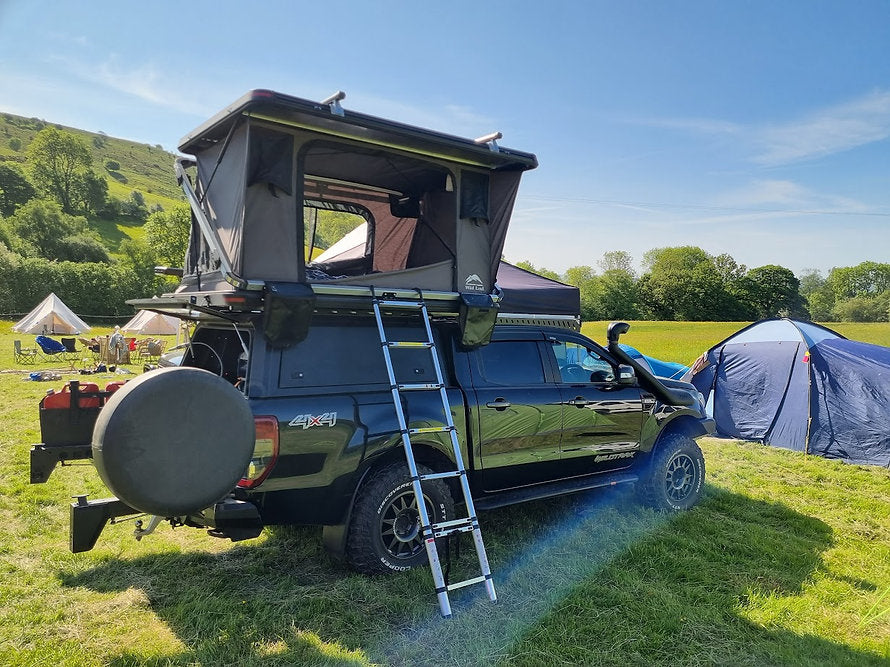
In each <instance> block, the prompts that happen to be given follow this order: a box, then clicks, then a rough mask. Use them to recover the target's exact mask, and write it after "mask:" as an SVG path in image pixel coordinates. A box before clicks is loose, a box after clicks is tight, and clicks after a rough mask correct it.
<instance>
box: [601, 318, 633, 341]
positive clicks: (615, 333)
mask: <svg viewBox="0 0 890 667" xmlns="http://www.w3.org/2000/svg"><path fill="white" fill-rule="evenodd" d="M628 330H630V325H629V324H628V323H627V322H612V323H611V324H610V325H609V328H608V329H606V339H607V340H608V341H609V344H612V343H617V342H618V338H619V337H620V336H621V335H622V334H626V333H627V332H628Z"/></svg>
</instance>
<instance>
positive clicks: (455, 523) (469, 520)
mask: <svg viewBox="0 0 890 667" xmlns="http://www.w3.org/2000/svg"><path fill="white" fill-rule="evenodd" d="M475 525H476V522H475V520H474V518H473V517H470V516H465V517H463V518H462V519H452V520H451V521H440V522H439V523H434V524H432V525H431V526H430V528H432V529H433V532H435V531H437V530H446V529H449V528H457V527H459V526H467V527H469V528H470V530H472V529H473V527H474V526H475Z"/></svg>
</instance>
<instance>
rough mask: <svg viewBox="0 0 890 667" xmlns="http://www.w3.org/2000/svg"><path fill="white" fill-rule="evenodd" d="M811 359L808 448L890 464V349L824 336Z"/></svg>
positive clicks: (854, 460)
mask: <svg viewBox="0 0 890 667" xmlns="http://www.w3.org/2000/svg"><path fill="white" fill-rule="evenodd" d="M810 364H811V366H812V370H813V384H814V391H813V394H812V395H813V400H812V404H811V409H812V426H811V428H810V453H811V454H819V455H820V456H825V457H827V458H836V459H844V460H846V461H852V462H860V463H871V464H875V465H881V466H884V467H890V348H887V347H882V346H880V345H871V344H869V343H860V342H858V341H851V340H833V341H825V342H824V343H820V344H819V345H817V346H816V347H815V348H813V349H812V350H811V351H810Z"/></svg>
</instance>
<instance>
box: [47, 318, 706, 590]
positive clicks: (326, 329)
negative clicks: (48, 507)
mask: <svg viewBox="0 0 890 667" xmlns="http://www.w3.org/2000/svg"><path fill="white" fill-rule="evenodd" d="M613 326H615V325H613ZM620 326H623V327H625V329H626V326H627V325H618V326H616V327H615V328H616V329H617V331H613V332H610V338H611V339H612V340H613V344H612V345H610V346H609V348H608V349H606V348H603V347H601V346H599V345H597V344H596V343H594V342H592V341H590V340H589V339H587V338H585V337H584V336H582V335H581V334H579V333H576V332H574V331H569V330H566V329H559V328H553V327H545V326H516V325H509V326H497V327H495V330H494V334H493V336H492V339H491V342H490V343H489V344H488V345H485V346H482V347H478V348H476V349H465V348H464V347H463V346H462V345H461V344H460V331H459V328H458V327H457V326H456V325H455V324H454V323H453V322H447V321H445V322H438V323H436V322H434V326H433V331H434V335H435V338H436V340H437V348H436V349H437V352H438V355H439V357H440V359H439V360H440V365H441V368H442V371H443V375H444V377H445V380H446V384H447V387H448V388H447V394H448V398H449V402H450V407H451V413H452V418H453V421H454V423H455V425H456V426H457V431H458V433H459V439H460V443H461V446H462V450H463V457H464V461H465V462H466V467H467V469H468V471H469V480H470V485H471V488H472V490H473V497H474V499H475V503H476V508H477V509H480V510H484V509H488V508H493V507H499V506H503V505H508V504H512V503H519V502H524V501H528V500H534V499H539V498H545V497H550V496H555V495H560V494H565V493H571V492H575V491H580V490H585V489H591V488H595V487H601V486H609V485H614V484H623V483H635V484H636V486H637V489H638V490H639V492H640V495H641V497H642V499H644V500H645V501H647V502H648V503H651V504H652V505H654V506H655V507H657V508H659V509H662V510H668V511H670V510H683V509H687V508H689V507H690V506H692V505H693V504H694V503H695V502H696V501H697V500H698V498H699V495H700V493H701V488H702V484H703V480H704V473H705V471H704V460H703V458H702V454H701V451H700V449H699V448H698V446H697V444H696V443H695V438H697V437H699V436H702V435H706V434H708V433H709V432H712V431H713V426H712V422H711V420H708V419H706V418H705V416H704V406H703V405H702V402H701V397H700V395H699V393H698V392H697V391H696V390H695V389H694V387H692V385H687V384H685V383H680V382H676V381H669V380H656V379H654V378H652V377H651V376H650V375H648V373H646V371H645V370H644V369H639V367H637V370H635V369H634V367H633V366H632V365H629V363H628V362H630V363H632V360H629V359H627V358H625V357H624V356H623V353H622V352H621V349H620V348H619V347H618V345H617V337H618V332H620V331H621V329H620ZM261 327H262V325H261V323H259V322H254V323H253V324H252V325H251V326H243V325H236V324H232V323H221V322H217V323H213V322H207V323H204V324H201V325H199V326H198V328H197V330H196V331H195V334H194V336H193V338H192V342H191V344H190V345H189V346H188V347H187V348H185V350H184V352H183V355H182V358H181V359H180V360H178V363H179V364H181V366H179V367H177V368H169V369H160V370H158V371H152V372H149V373H147V374H145V375H143V376H141V377H140V378H139V379H137V380H132V381H131V382H130V383H128V384H127V385H125V386H124V388H122V389H121V390H119V391H118V392H116V393H118V394H125V393H127V391H129V395H130V397H129V400H126V399H125V400H123V402H115V403H114V405H112V404H111V403H112V401H115V400H116V399H115V398H113V397H111V398H109V397H108V396H107V395H106V393H105V392H103V391H99V392H90V391H84V390H83V389H82V388H81V387H75V388H73V391H70V390H69V393H71V394H72V396H71V399H70V401H68V402H67V404H66V405H65V406H59V405H58V401H56V404H55V406H54V407H53V406H42V409H41V420H42V425H43V426H44V430H43V436H44V442H43V443H42V444H41V445H38V446H36V447H35V448H34V450H33V451H32V481H38V482H39V481H44V480H45V479H46V477H47V476H48V475H49V472H50V471H51V470H52V468H53V466H54V465H55V463H56V462H57V461H59V460H64V459H70V458H87V457H93V458H94V459H95V463H96V465H97V467H98V468H99V471H100V473H101V474H102V476H103V478H104V479H107V478H108V477H110V478H112V479H115V480H116V481H115V482H113V484H115V486H113V487H112V488H113V490H114V491H116V492H117V493H118V494H119V495H121V496H124V497H126V498H127V499H128V502H133V504H135V505H137V506H139V507H140V509H141V510H143V511H147V513H158V514H159V515H160V516H161V517H163V518H164V519H168V520H170V521H171V522H172V523H173V524H174V525H179V524H185V525H189V526H195V527H202V528H207V529H209V531H210V533H211V534H213V535H216V536H220V537H228V538H230V539H232V540H242V539H247V538H251V537H256V536H257V535H259V533H260V531H261V530H262V528H263V526H264V525H272V524H321V525H323V526H324V527H325V528H324V541H325V545H326V546H327V548H328V549H329V550H331V551H333V552H334V553H336V554H341V555H345V557H346V559H347V560H348V562H349V563H350V564H351V565H352V566H353V567H354V568H356V569H358V570H359V571H363V572H380V571H387V570H402V569H407V568H410V567H413V566H415V565H417V564H419V563H422V562H424V560H425V558H426V553H425V551H424V549H423V545H422V540H421V535H420V532H419V527H418V520H417V511H416V505H415V504H414V503H415V501H414V495H413V492H412V488H411V484H410V481H409V476H408V470H407V467H406V465H405V453H404V451H403V449H402V446H401V438H400V430H399V426H398V424H397V420H396V414H395V410H394V407H393V399H392V395H391V392H390V383H389V381H388V376H387V372H386V368H385V366H384V360H383V355H382V354H381V352H380V337H379V335H378V331H377V329H376V325H375V322H374V319H373V318H370V317H361V316H358V315H356V316H353V317H344V316H343V315H337V316H329V317H327V318H326V317H317V318H316V319H315V320H313V323H312V326H311V327H310V328H309V331H308V335H307V337H306V339H305V340H303V341H302V342H301V343H299V344H296V345H293V346H291V347H288V348H284V349H279V348H275V347H272V346H270V345H269V344H268V341H267V340H266V337H265V336H264V335H262V328H261ZM390 331H391V333H392V335H393V336H397V337H398V338H400V339H402V340H423V336H424V332H423V331H422V329H421V326H420V323H419V322H416V321H412V320H410V319H405V320H404V321H402V322H397V323H395V324H393V325H391V326H390ZM431 362H432V357H431V356H430V355H429V351H428V350H418V351H417V352H416V353H415V352H410V351H409V352H406V353H405V354H402V355H399V356H398V357H397V358H396V361H394V364H395V365H396V368H395V370H396V372H397V373H398V374H399V375H400V376H401V377H410V378H415V379H416V381H419V382H422V381H424V380H428V379H429V378H430V377H431V376H432V375H433V373H434V369H433V368H432V363H431ZM195 369H203V370H201V371H198V370H195ZM131 385H133V386H132V387H131ZM136 385H139V386H136ZM223 385H224V387H223ZM222 389H225V391H222ZM106 398H108V400H109V406H108V408H106V407H101V406H100V405H99V404H100V403H104V401H105V400H106ZM404 400H405V406H404V407H405V414H406V419H407V421H408V423H409V426H411V427H435V426H438V425H442V424H443V423H444V415H443V411H442V403H441V402H440V400H438V398H437V397H435V396H433V395H432V394H431V393H429V392H426V393H424V392H416V393H411V394H405V398H404ZM46 401H47V399H44V402H46ZM81 406H82V407H81ZM60 407H64V408H65V409H60ZM112 408H113V410H112ZM106 411H111V412H113V411H117V413H118V415H117V418H116V419H115V418H114V416H113V415H112V416H111V417H107V415H105V414H103V413H105V412H106ZM242 413H249V415H252V417H253V421H254V428H255V430H250V431H249V437H250V438H252V439H253V445H252V447H250V449H252V450H253V451H252V452H251V453H248V457H249V461H245V460H244V459H243V456H244V454H243V451H236V450H237V449H238V447H242V450H243V446H241V445H237V444H236V443H235V442H234V441H235V440H239V439H240V440H242V441H243V439H244V438H243V436H241V435H240V434H238V433H235V431H237V430H238V429H240V428H241V424H240V423H239V421H238V420H239V419H241V416H242ZM97 421H98V423H97V424H96V425H95V427H94V422H97ZM241 421H242V422H243V419H241ZM116 423H123V424H125V426H124V427H120V428H118V427H116V426H115V424H116ZM115 428H118V430H119V431H120V433H117V434H115V433H114V432H113V431H114V429H115ZM121 428H122V430H121ZM102 429H104V434H105V437H106V438H111V439H112V440H113V439H114V438H118V440H119V441H123V442H125V445H124V447H125V450H124V451H125V453H126V455H125V456H126V458H127V459H128V460H127V461H124V462H121V461H115V460H113V459H112V458H110V454H109V452H108V451H103V444H102V442H101V440H102V438H101V437H98V438H93V441H94V442H93V444H92V446H91V445H90V444H89V441H90V438H91V437H92V436H93V432H94V431H100V430H102ZM77 433H80V440H79V441H78V436H77V435H76V434H77ZM97 440H98V442H97ZM412 441H413V445H414V453H415V458H416V460H417V462H418V465H419V466H420V469H421V470H427V471H444V470H450V469H453V467H454V463H453V461H452V460H451V458H453V455H452V454H451V443H450V440H449V438H448V436H447V435H446V434H441V433H430V434H428V435H426V436H421V435H418V436H414V437H413V438H412ZM107 449H109V447H108V446H107V445H105V450H107ZM194 452H198V453H197V454H193V453H194ZM193 455H194V456H197V457H198V459H192V458H190V457H192V456H193ZM151 457H154V458H155V460H153V461H150V460H149V459H150V458H151ZM239 461H240V463H239ZM232 465H235V466H239V465H240V466H242V467H241V468H240V470H241V472H240V473H239V474H242V475H243V476H242V478H241V479H240V481H237V482H236V483H235V484H234V487H233V488H228V489H226V490H225V492H224V493H220V492H219V490H218V489H219V488H221V487H219V486H218V485H219V484H223V485H225V484H232V482H231V481H224V480H223V479H221V478H220V479H217V480H215V481H214V480H210V481H208V484H210V487H211V488H210V489H207V488H204V487H203V486H202V483H203V481H205V478H206V479H209V478H212V477H214V476H217V477H219V476H220V475H222V476H223V477H224V473H222V472H220V471H219V470H217V468H226V467H228V468H229V469H231V467H232ZM122 468H126V469H127V471H128V472H127V474H128V475H130V477H128V478H126V479H124V480H123V481H121V474H120V472H116V470H118V469H122ZM236 470H237V468H236ZM228 474H229V475H231V471H229V473H228ZM236 477H237V475H236ZM450 482H451V480H434V481H430V482H427V483H425V485H424V493H425V495H426V498H427V503H428V509H430V510H431V512H432V515H433V517H434V519H435V520H436V521H445V520H448V519H449V518H451V517H452V516H453V514H454V502H455V501H454V499H455V498H459V497H460V496H459V494H458V493H457V489H456V487H452V486H450ZM214 488H215V489H216V490H214ZM207 493H209V494H210V495H209V496H207V495H206V494H207ZM202 494H204V495H202ZM214 494H217V495H216V496H214ZM214 497H216V498H220V499H219V500H218V501H217V502H213V501H211V502H208V501H207V500H206V499H207V498H214ZM131 498H137V499H141V502H140V501H139V500H137V501H135V502H134V501H131ZM152 503H160V504H161V507H159V508H158V509H154V506H153V505H152ZM202 503H203V504H202ZM137 512H138V510H136V509H134V508H133V507H131V506H130V505H128V504H127V503H126V502H124V501H122V500H117V499H105V500H93V501H88V500H86V499H85V498H81V499H79V500H78V502H75V503H72V507H71V517H72V519H71V521H72V524H71V548H72V549H73V550H74V551H83V550H88V549H90V548H92V546H93V545H94V544H95V542H96V540H97V538H98V537H99V534H100V532H101V531H102V529H103V527H104V526H105V524H106V522H107V520H108V519H110V518H114V517H117V516H124V515H130V514H136V513H137ZM157 522H158V520H157V519H156V520H155V524H156V523H157ZM483 522H484V517H483ZM151 528H152V529H153V528H154V526H151ZM139 532H140V531H137V534H139ZM142 532H148V531H142Z"/></svg>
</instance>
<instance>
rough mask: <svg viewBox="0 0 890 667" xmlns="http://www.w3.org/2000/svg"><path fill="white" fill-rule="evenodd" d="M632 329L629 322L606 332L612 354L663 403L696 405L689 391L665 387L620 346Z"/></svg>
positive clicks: (613, 324)
mask: <svg viewBox="0 0 890 667" xmlns="http://www.w3.org/2000/svg"><path fill="white" fill-rule="evenodd" d="M629 329H630V325H629V324H628V323H627V322H612V323H611V324H610V325H609V328H608V330H607V332H606V338H607V339H608V341H609V352H611V353H612V354H613V355H614V356H615V357H616V358H617V359H618V360H619V361H621V363H623V364H627V365H628V366H631V367H632V368H633V369H634V371H635V372H636V374H637V378H638V379H639V381H640V384H641V385H642V386H643V387H645V388H646V389H648V390H649V391H651V392H652V393H653V394H655V396H656V397H657V398H658V400H660V401H661V402H662V403H667V404H668V405H677V406H690V405H695V402H696V401H695V397H694V396H693V395H692V394H690V393H689V392H687V391H681V390H679V389H671V388H670V387H665V386H664V385H663V384H662V383H661V380H659V379H658V378H657V377H655V376H654V375H652V373H650V372H649V370H648V369H647V368H645V367H644V366H643V365H641V364H640V363H639V362H637V361H636V360H635V359H634V358H633V357H631V356H630V355H629V354H628V353H627V352H625V351H624V350H622V349H621V347H620V346H619V345H618V339H619V338H620V337H621V335H622V334H626V333H627V332H628V330H629Z"/></svg>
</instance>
